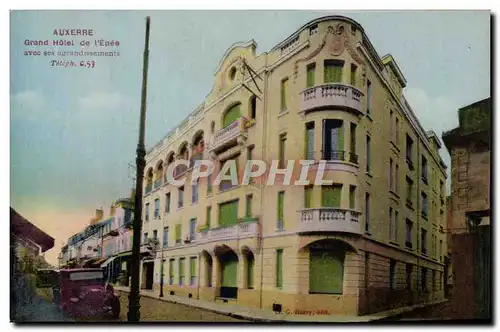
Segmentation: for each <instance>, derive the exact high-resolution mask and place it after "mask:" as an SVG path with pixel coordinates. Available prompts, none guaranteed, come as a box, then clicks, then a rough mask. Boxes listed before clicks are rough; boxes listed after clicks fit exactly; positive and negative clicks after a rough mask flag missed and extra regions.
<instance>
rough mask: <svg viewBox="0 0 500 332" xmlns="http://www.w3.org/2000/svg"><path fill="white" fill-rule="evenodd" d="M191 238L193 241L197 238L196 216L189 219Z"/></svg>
mask: <svg viewBox="0 0 500 332" xmlns="http://www.w3.org/2000/svg"><path fill="white" fill-rule="evenodd" d="M189 239H190V240H191V241H194V240H195V239H196V218H191V220H190V221H189Z"/></svg>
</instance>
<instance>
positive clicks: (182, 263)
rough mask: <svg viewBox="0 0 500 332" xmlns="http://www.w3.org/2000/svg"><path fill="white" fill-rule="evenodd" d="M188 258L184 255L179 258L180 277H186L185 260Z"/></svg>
mask: <svg viewBox="0 0 500 332" xmlns="http://www.w3.org/2000/svg"><path fill="white" fill-rule="evenodd" d="M185 260H186V258H184V257H182V258H180V259H179V276H180V277H184V271H185V269H184V261H185Z"/></svg>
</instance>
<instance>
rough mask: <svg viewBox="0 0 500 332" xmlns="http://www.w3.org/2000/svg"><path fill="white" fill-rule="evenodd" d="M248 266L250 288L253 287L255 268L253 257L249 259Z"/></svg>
mask: <svg viewBox="0 0 500 332" xmlns="http://www.w3.org/2000/svg"><path fill="white" fill-rule="evenodd" d="M247 262H248V266H247V284H248V288H252V287H253V267H254V265H255V259H254V257H253V256H251V257H249V258H248V261H247Z"/></svg>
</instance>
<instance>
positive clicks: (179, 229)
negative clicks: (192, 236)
mask: <svg viewBox="0 0 500 332" xmlns="http://www.w3.org/2000/svg"><path fill="white" fill-rule="evenodd" d="M181 233H182V225H175V240H176V241H180V240H181Z"/></svg>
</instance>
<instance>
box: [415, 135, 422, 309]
mask: <svg viewBox="0 0 500 332" xmlns="http://www.w3.org/2000/svg"><path fill="white" fill-rule="evenodd" d="M416 161H417V165H416V166H415V169H416V170H417V204H416V205H417V300H418V299H419V298H420V288H419V287H420V282H419V281H420V248H419V243H420V238H421V233H420V208H419V206H420V197H421V193H420V173H421V171H422V170H421V169H420V139H419V140H418V143H417V160H416Z"/></svg>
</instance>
